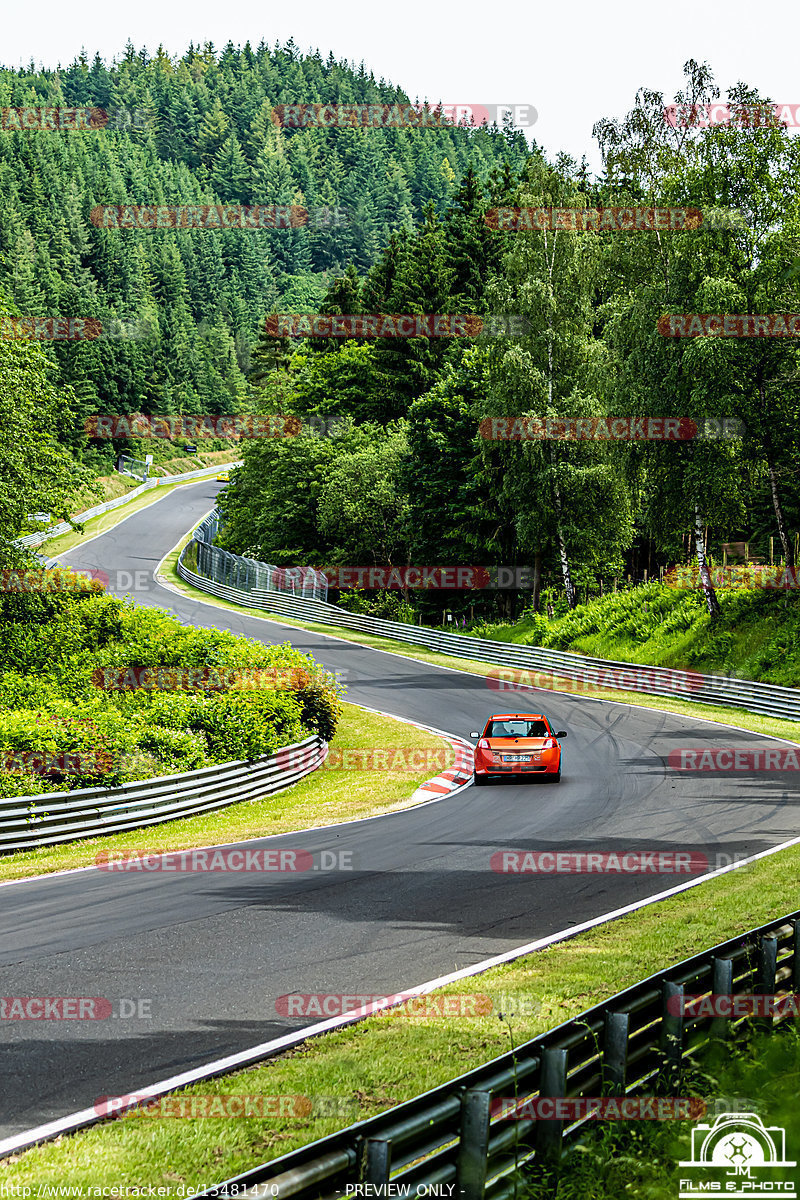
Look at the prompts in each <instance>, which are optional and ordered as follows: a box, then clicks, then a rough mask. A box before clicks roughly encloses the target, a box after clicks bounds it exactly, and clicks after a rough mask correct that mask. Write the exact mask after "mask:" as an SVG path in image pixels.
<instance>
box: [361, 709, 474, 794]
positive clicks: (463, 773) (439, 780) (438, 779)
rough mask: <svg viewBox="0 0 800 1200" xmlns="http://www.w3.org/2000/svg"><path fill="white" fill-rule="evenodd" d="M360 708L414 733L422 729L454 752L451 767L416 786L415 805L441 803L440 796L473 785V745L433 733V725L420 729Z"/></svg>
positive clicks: (440, 731)
mask: <svg viewBox="0 0 800 1200" xmlns="http://www.w3.org/2000/svg"><path fill="white" fill-rule="evenodd" d="M359 708H366V710H367V712H372V713H376V714H377V715H378V716H379V717H388V718H389V719H390V720H391V721H402V723H403V724H404V725H413V727H414V729H421V730H422V731H423V733H432V734H433V735H434V736H435V737H439V738H441V739H442V741H445V742H447V744H448V746H451V747H452V749H453V751H454V752H455V760H454V762H453V765H452V767H448V768H447V770H446V771H440V772H439V774H438V775H434V776H433V778H431V779H426V780H425V782H424V783H421V784H420V785H419V787H418V788H417V790H416V791H415V792H414V794H413V795H412V797H411V799H412V800H413V801H415V802H416V803H417V804H419V803H420V802H423V801H425V800H440V799H441V798H442V796H449V795H450V793H451V792H457V791H459V790H460V789H461V788H463V787H465V786H466V784H468V783H472V776H473V772H474V770H475V747H474V746H473V745H472V742H467V741H465V740H464V738H460V737H456V735H455V734H453V733H445V732H444V730H443V729H436V728H435V726H433V725H420V723H419V721H410V720H409V719H408V717H398V716H397V715H396V714H395V713H387V712H382V711H381V709H379V708H367V706H366V705H364V704H360V705H359Z"/></svg>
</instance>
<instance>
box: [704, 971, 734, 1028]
mask: <svg viewBox="0 0 800 1200" xmlns="http://www.w3.org/2000/svg"><path fill="white" fill-rule="evenodd" d="M732 993H733V962H732V960H731V959H730V958H715V959H712V965H711V994H712V996H730V995H732ZM730 1031H731V1019H730V1017H729V1016H728V1017H721V1016H720V1017H714V1018H712V1021H711V1025H710V1026H709V1030H708V1034H709V1037H711V1038H719V1039H723V1038H726V1037H728V1035H729V1033H730Z"/></svg>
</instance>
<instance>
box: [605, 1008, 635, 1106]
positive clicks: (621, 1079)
mask: <svg viewBox="0 0 800 1200" xmlns="http://www.w3.org/2000/svg"><path fill="white" fill-rule="evenodd" d="M630 1019H631V1014H630V1013H627V1012H607V1013H606V1018H605V1033H604V1037H603V1083H604V1084H606V1085H610V1086H611V1087H613V1088H615V1089H616V1091H617V1094H618V1095H620V1096H621V1095H622V1094H623V1093H624V1091H625V1081H626V1075H627V1071H628V1034H629V1029H630Z"/></svg>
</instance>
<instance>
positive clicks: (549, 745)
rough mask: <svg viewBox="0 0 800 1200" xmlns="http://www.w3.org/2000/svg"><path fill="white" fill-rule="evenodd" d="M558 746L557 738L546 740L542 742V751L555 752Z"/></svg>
mask: <svg viewBox="0 0 800 1200" xmlns="http://www.w3.org/2000/svg"><path fill="white" fill-rule="evenodd" d="M556 745H557V742H556V739H555V738H545V740H544V741H543V742H542V749H543V750H554V749H555V747H556Z"/></svg>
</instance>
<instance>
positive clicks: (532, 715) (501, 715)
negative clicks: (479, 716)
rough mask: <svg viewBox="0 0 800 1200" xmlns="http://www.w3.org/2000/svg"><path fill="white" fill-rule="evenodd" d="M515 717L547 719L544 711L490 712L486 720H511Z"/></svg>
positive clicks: (527, 719)
mask: <svg viewBox="0 0 800 1200" xmlns="http://www.w3.org/2000/svg"><path fill="white" fill-rule="evenodd" d="M515 718H519V719H520V720H522V721H542V720H544V721H547V717H546V716H545V715H544V713H492V715H491V717H489V718H488V720H489V721H511V720H514V719H515ZM548 724H549V722H548Z"/></svg>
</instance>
